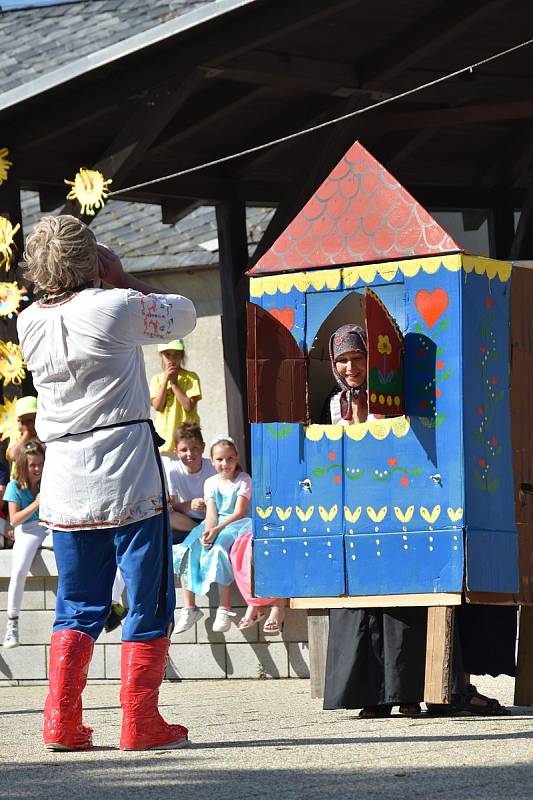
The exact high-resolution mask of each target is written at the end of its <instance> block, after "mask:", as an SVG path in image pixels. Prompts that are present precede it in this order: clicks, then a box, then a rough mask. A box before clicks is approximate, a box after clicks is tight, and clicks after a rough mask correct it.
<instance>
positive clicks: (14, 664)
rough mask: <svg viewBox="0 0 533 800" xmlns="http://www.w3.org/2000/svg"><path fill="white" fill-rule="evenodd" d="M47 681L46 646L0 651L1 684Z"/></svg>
mask: <svg viewBox="0 0 533 800" xmlns="http://www.w3.org/2000/svg"><path fill="white" fill-rule="evenodd" d="M45 679H46V652H45V646H44V644H42V645H34V646H28V647H14V648H13V649H12V650H4V648H1V649H0V682H2V681H6V680H7V681H19V680H45Z"/></svg>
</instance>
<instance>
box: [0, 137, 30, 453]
mask: <svg viewBox="0 0 533 800" xmlns="http://www.w3.org/2000/svg"><path fill="white" fill-rule="evenodd" d="M8 156H9V149H8V148H7V147H0V186H1V185H2V184H3V183H4V182H6V181H7V180H8V178H9V172H10V169H11V167H12V166H13V162H12V161H11V160H10V159H9V158H8ZM20 229H21V226H20V223H19V222H17V223H16V224H13V223H12V222H11V220H10V219H8V218H7V217H4V216H0V268H1V267H4V268H5V270H6V273H9V272H10V270H11V269H13V268H14V264H13V259H14V256H15V252H16V250H17V245H16V238H15V237H16V235H17V233H19V231H20ZM28 300H29V297H28V290H27V289H26V287H25V286H21V285H19V284H18V283H17V281H15V280H12V281H4V282H0V317H2V318H4V319H6V320H12V319H13V318H14V317H16V316H17V315H18V314H19V312H20V309H21V306H22V304H23V303H24V302H27V301H28ZM25 376H26V364H25V363H24V358H23V356H22V352H21V349H20V347H19V345H18V344H17V343H16V342H14V341H10V340H5V339H4V337H2V341H0V379H1V381H2V389H5V387H6V386H9V385H11V386H13V387H19V386H20V385H21V384H22V381H23V379H24V377H25ZM16 394H18V393H16ZM16 402H17V396H13V397H11V398H8V397H5V393H4V397H3V403H2V404H0V439H14V438H16V436H17V435H18V427H17V415H16Z"/></svg>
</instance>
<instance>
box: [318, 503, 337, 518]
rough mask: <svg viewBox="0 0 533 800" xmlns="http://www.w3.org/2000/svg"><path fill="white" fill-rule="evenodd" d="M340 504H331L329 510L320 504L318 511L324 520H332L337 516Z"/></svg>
mask: <svg viewBox="0 0 533 800" xmlns="http://www.w3.org/2000/svg"><path fill="white" fill-rule="evenodd" d="M338 510H339V509H338V506H336V505H335V506H331V508H330V509H329V511H328V510H327V508H324V506H318V513H319V514H320V516H321V517H322V519H323V520H324V522H331V521H332V520H334V519H335V517H336V516H337V511H338Z"/></svg>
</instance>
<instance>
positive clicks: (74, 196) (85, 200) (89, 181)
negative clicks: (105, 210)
mask: <svg viewBox="0 0 533 800" xmlns="http://www.w3.org/2000/svg"><path fill="white" fill-rule="evenodd" d="M65 183H66V184H67V185H68V186H72V189H71V190H70V192H69V193H68V194H67V200H77V201H78V203H79V204H80V206H81V213H82V214H88V215H89V216H91V217H92V216H93V215H94V211H95V209H96V208H102V207H103V205H104V202H105V199H106V197H107V195H108V194H109V184H110V183H112V179H111V178H109V179H108V180H106V178H104V176H103V175H102V173H101V172H98V170H96V169H87V168H86V167H81V169H80V170H79V171H78V172H77V173H76V176H75V178H74V180H73V181H67V180H65Z"/></svg>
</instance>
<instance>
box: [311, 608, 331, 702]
mask: <svg viewBox="0 0 533 800" xmlns="http://www.w3.org/2000/svg"><path fill="white" fill-rule="evenodd" d="M307 631H308V638H309V677H310V679H311V697H313V698H315V697H317V698H321V697H324V681H325V677H326V656H327V652H328V635H329V611H328V610H327V609H312V610H309V611H308V612H307Z"/></svg>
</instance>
